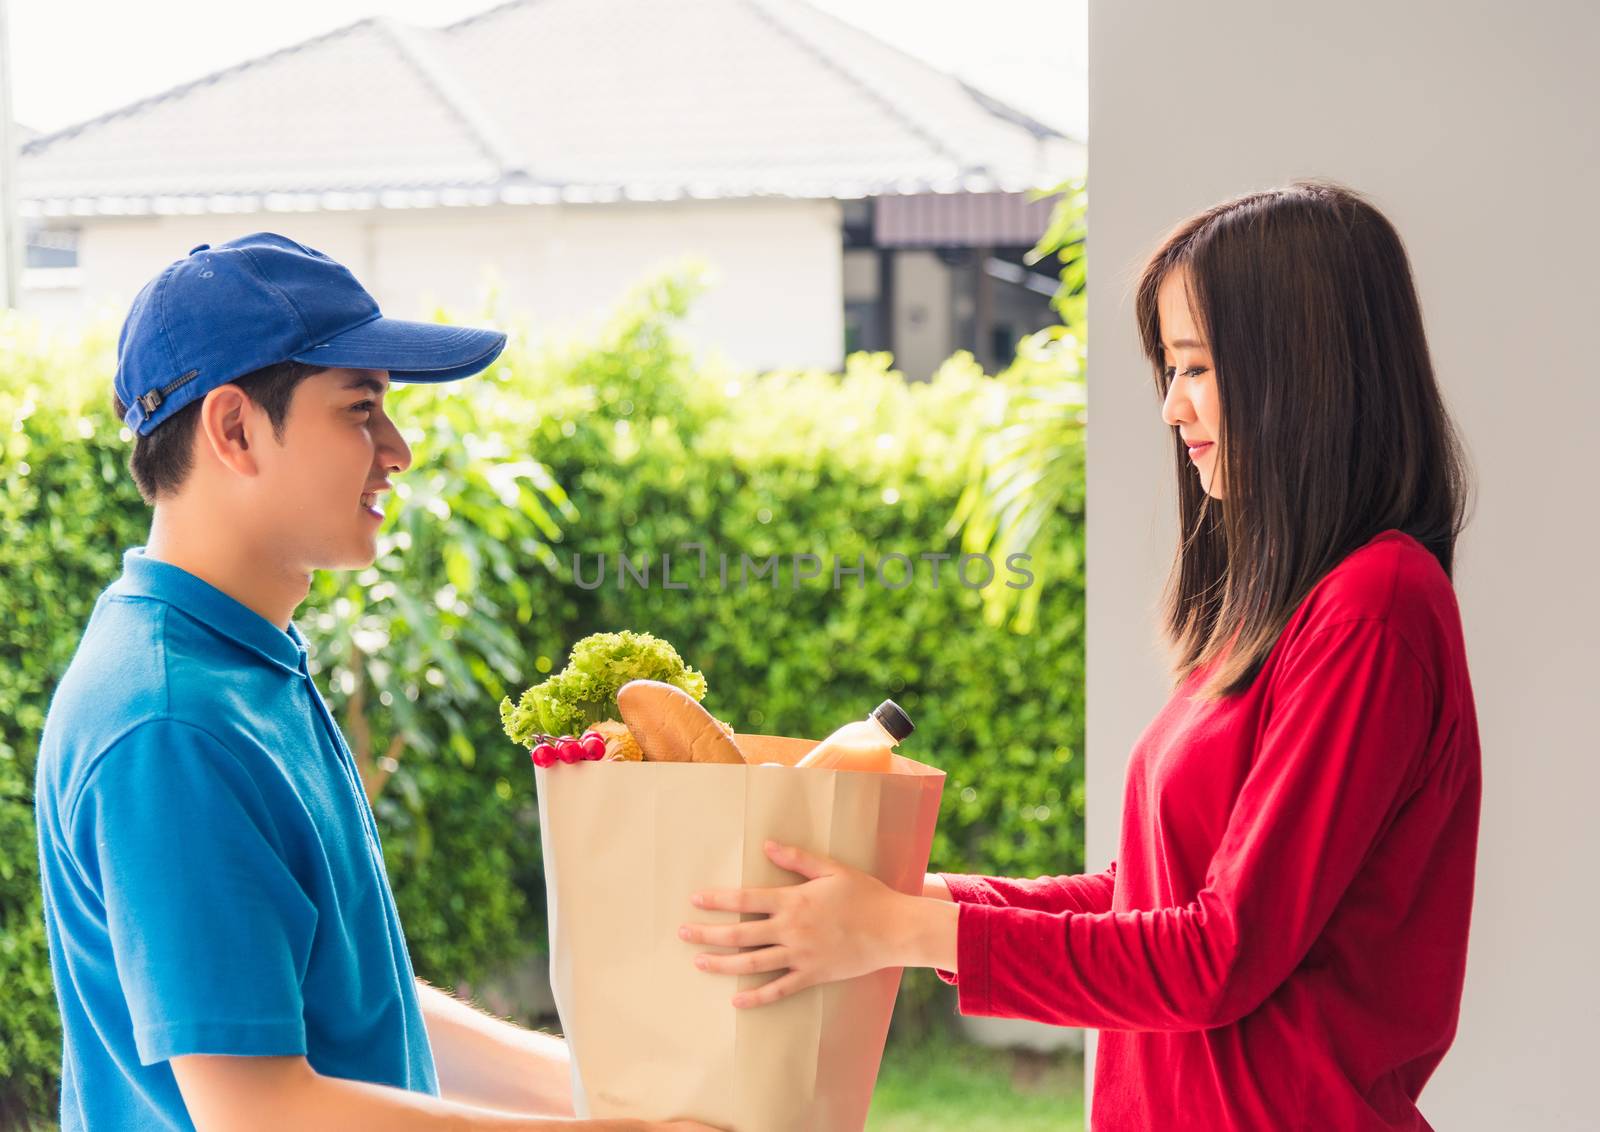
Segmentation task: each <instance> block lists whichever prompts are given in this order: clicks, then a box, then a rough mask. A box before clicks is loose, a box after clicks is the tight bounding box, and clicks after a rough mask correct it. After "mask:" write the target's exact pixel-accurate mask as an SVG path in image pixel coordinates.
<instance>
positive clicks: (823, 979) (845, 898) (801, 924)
mask: <svg viewBox="0 0 1600 1132" xmlns="http://www.w3.org/2000/svg"><path fill="white" fill-rule="evenodd" d="M766 849H767V855H768V856H769V857H770V858H771V859H772V861H773V862H774V863H775V864H777V865H779V866H781V867H782V868H785V869H788V870H789V871H790V872H794V873H799V874H800V875H801V876H804V877H807V878H809V879H808V880H807V882H806V883H805V884H799V885H787V886H784V887H780V888H744V889H730V890H723V891H713V892H704V893H698V894H696V896H695V904H696V906H698V907H701V908H714V909H718V910H722V911H729V912H758V913H765V914H766V919H763V920H749V921H746V922H744V923H739V924H722V925H711V924H685V925H683V927H682V928H680V929H679V932H678V934H679V936H680V938H682V939H686V940H688V941H690V942H691V943H707V944H711V945H713V946H717V947H743V948H759V950H750V951H744V952H742V953H740V954H737V955H708V954H702V955H697V956H695V965H696V966H698V967H699V968H700V969H701V970H703V971H709V972H712V973H713V974H724V975H748V974H758V973H762V972H767V971H782V970H787V971H788V974H786V975H783V976H782V977H781V978H777V979H774V980H772V981H771V982H769V983H766V984H765V985H763V986H760V987H756V988H754V989H752V990H749V991H744V992H741V993H739V994H737V995H735V996H734V998H733V1005H735V1006H739V1007H744V1006H763V1005H766V1004H767V1003H772V1002H777V1001H778V1000H779V999H782V998H787V997H788V996H789V995H792V994H794V993H795V992H797V991H800V990H804V989H805V988H806V987H810V986H814V985H816V984H817V983H828V982H834V981H836V980H839V979H851V978H855V977H856V976H858V975H864V974H867V973H868V972H870V971H876V970H878V969H880V968H882V967H900V966H934V965H941V966H942V965H943V964H944V962H945V961H948V962H949V964H950V966H948V967H946V968H945V969H946V970H954V963H955V940H956V917H957V915H958V913H959V909H958V908H957V906H956V905H954V904H951V903H947V902H945V901H934V900H923V899H921V898H920V897H915V896H907V895H905V894H904V893H900V892H896V891H895V890H894V889H892V888H890V887H889V886H888V885H886V884H884V883H883V882H882V881H880V880H878V879H877V878H876V877H874V876H871V875H869V874H867V873H864V872H862V871H861V870H859V869H853V868H851V867H849V866H848V865H842V864H840V863H839V862H837V861H830V860H828V859H827V858H826V857H818V856H815V855H814V854H811V853H807V852H805V851H804V850H801V849H796V848H793V847H792V846H787V845H779V844H777V843H776V842H771V841H769V842H767V845H766Z"/></svg>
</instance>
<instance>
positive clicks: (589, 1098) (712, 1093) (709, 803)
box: [534, 735, 945, 1132]
mask: <svg viewBox="0 0 1600 1132" xmlns="http://www.w3.org/2000/svg"><path fill="white" fill-rule="evenodd" d="M737 738H738V742H739V746H740V748H741V749H743V751H744V752H745V754H746V756H747V757H748V758H749V759H750V763H751V765H749V766H734V765H712V764H704V763H655V762H581V763H572V764H560V763H558V764H556V765H555V766H552V767H548V768H537V769H536V770H535V772H534V773H535V779H536V782H537V786H538V792H539V830H540V837H541V839H542V841H543V845H544V875H545V885H546V889H547V895H548V899H549V922H550V982H551V988H552V990H553V991H554V996H555V1001H556V1009H557V1011H558V1012H559V1013H560V1015H561V1028H562V1030H563V1032H564V1033H565V1034H566V1038H567V1042H568V1045H569V1047H570V1049H571V1052H572V1077H573V1100H574V1104H575V1106H576V1109H577V1113H578V1115H579V1116H596V1117H638V1118H643V1119H658V1120H665V1119H670V1118H683V1119H693V1120H701V1121H704V1122H706V1123H708V1124H711V1125H714V1126H717V1127H721V1128H727V1129H729V1130H730V1132H858V1130H859V1129H861V1128H862V1127H863V1126H864V1125H865V1124H866V1119H867V1109H868V1106H869V1105H870V1104H871V1101H872V1088H873V1084H874V1082H875V1081H876V1080H877V1075H878V1063H879V1060H880V1059H881V1057H882V1055H883V1044H884V1038H885V1037H886V1035H887V1034H888V1030H889V1016H890V1013H891V1011H892V1010H893V1007H894V1000H895V995H896V994H897V993H898V991H899V989H900V973H901V968H898V967H891V968H885V969H883V970H881V971H874V972H872V973H871V974H868V975H863V976H861V977H859V978H855V979H849V980H845V981H842V982H836V983H827V984H823V985H821V986H815V987H808V988H807V989H805V990H803V991H801V992H799V993H798V994H795V995H792V996H790V997H788V998H785V999H783V1000H781V1001H779V1002H776V1003H772V1004H770V1005H767V1006H757V1007H746V1008H745V1009H742V1010H741V1009H739V1008H736V1007H734V1006H733V1005H732V1004H731V1003H730V1001H729V1000H730V999H731V998H732V997H733V995H734V993H735V991H736V990H738V989H743V988H745V987H752V986H759V985H761V984H762V983H764V982H767V981H769V980H771V979H775V978H778V977H780V976H781V975H782V972H781V971H778V972H771V973H766V974H759V975H740V976H737V977H735V976H729V975H714V974H710V973H708V972H705V971H700V970H697V969H696V968H695V966H694V963H693V958H694V956H695V955H696V954H697V953H699V952H701V951H707V950H719V949H711V948H707V947H706V946H705V945H703V944H694V943H687V942H685V941H683V940H680V939H679V938H678V934H677V933H678V925H679V924H682V923H687V922H691V921H694V922H700V923H732V922H735V921H736V920H737V919H739V918H740V917H739V915H738V914H737V913H732V912H708V911H705V910H703V909H698V908H695V907H694V906H693V905H691V904H690V903H689V897H690V895H691V894H693V893H695V892H699V891H703V890H705V889H711V888H748V887H772V886H776V885H783V884H801V883H803V882H804V879H805V878H803V877H800V876H798V875H796V874H794V873H789V872H786V871H784V870H783V869H780V868H778V867H777V866H776V865H774V864H773V863H772V862H771V861H770V860H769V859H768V858H767V855H766V853H765V851H764V850H763V848H762V845H763V842H764V841H766V840H767V839H768V838H772V839H774V840H777V841H781V842H784V843H786V844H790V845H797V846H799V847H801V848H803V849H807V850H810V851H811V852H813V853H818V854H821V855H823V856H826V857H830V858H832V859H834V860H837V861H839V862H841V863H843V864H847V865H850V866H853V867H855V868H858V869H862V870H864V871H866V872H869V873H871V874H872V875H873V876H875V877H877V878H878V879H879V880H881V881H883V882H884V883H885V884H887V885H889V886H890V887H891V888H894V889H896V890H898V891H900V892H905V893H913V894H916V893H920V892H921V891H922V878H923V874H924V872H925V871H926V870H927V866H928V853H929V851H930V849H931V847H932V844H933V830H934V826H935V824H936V823H937V821H938V816H939V798H940V795H941V793H942V792H943V790H944V778H945V776H944V772H943V771H940V770H937V769H935V768H933V767H930V766H924V765H923V764H922V763H919V762H915V761H913V760H911V759H907V758H904V757H901V756H899V755H896V756H895V760H894V765H895V772H894V773H892V774H874V773H866V772H858V771H838V770H816V769H812V768H805V769H799V768H796V767H794V765H793V764H794V763H796V762H797V761H799V759H800V758H801V757H802V756H803V755H804V754H805V753H806V752H807V751H809V750H810V749H811V748H812V747H813V746H815V745H816V740H811V739H796V738H789V737H787V736H777V735H739V736H737ZM762 762H776V763H781V764H783V765H781V766H776V767H764V766H758V765H755V764H757V763H762ZM743 918H745V919H759V918H760V917H758V916H755V915H746V916H745V917H743Z"/></svg>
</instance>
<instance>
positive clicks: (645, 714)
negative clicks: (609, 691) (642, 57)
mask: <svg viewBox="0 0 1600 1132" xmlns="http://www.w3.org/2000/svg"><path fill="white" fill-rule="evenodd" d="M617 710H618V711H619V712H620V713H621V714H622V720H623V722H624V723H626V724H627V725H628V730H629V731H631V732H632V733H633V737H634V738H635V739H637V740H638V741H639V748H640V750H641V751H643V753H644V758H645V761H647V762H668V763H735V764H739V763H743V762H745V757H744V753H743V752H742V751H740V750H739V745H738V743H736V742H734V739H733V736H732V735H730V734H729V733H728V731H727V730H726V729H725V728H724V727H723V725H722V724H720V723H718V722H717V720H716V719H714V718H713V717H712V715H711V713H709V712H708V711H706V709H705V708H703V707H701V706H700V704H699V702H698V701H697V700H696V699H695V698H694V697H693V696H691V695H689V693H687V692H685V691H684V690H683V689H682V688H679V687H677V686H675V685H673V684H667V683H664V682H662V681H660V680H630V681H628V682H627V683H626V684H624V685H623V686H622V687H621V688H619V689H617Z"/></svg>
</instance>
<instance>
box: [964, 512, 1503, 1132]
mask: <svg viewBox="0 0 1600 1132" xmlns="http://www.w3.org/2000/svg"><path fill="white" fill-rule="evenodd" d="M1203 675H1204V673H1203V671H1202V672H1198V673H1195V674H1194V675H1192V676H1191V677H1190V679H1189V681H1187V682H1186V683H1185V684H1183V685H1182V686H1180V687H1179V688H1178V689H1177V690H1176V691H1175V692H1174V693H1173V696H1172V698H1171V699H1170V700H1169V701H1168V703H1167V705H1166V706H1165V707H1164V708H1163V709H1162V710H1161V712H1160V713H1159V714H1158V715H1157V716H1156V718H1155V719H1154V720H1153V721H1152V722H1151V723H1150V725H1149V726H1148V727H1147V728H1146V729H1145V731H1144V733H1143V734H1142V735H1141V736H1140V737H1139V740H1138V742H1137V744H1136V745H1135V746H1134V749H1133V752H1132V755H1131V758H1130V760H1129V763H1128V770H1127V779H1126V784H1125V789H1124V800H1123V816H1122V832H1121V843H1120V848H1119V851H1118V854H1117V859H1116V861H1115V863H1113V864H1112V866H1111V867H1110V868H1109V869H1108V870H1106V871H1105V872H1104V873H1100V874H1094V875H1083V876H1068V877H1040V878H1037V879H1034V880H1008V879H1003V878H997V877H980V876H965V875H951V874H946V875H945V881H946V882H947V883H948V884H949V886H950V892H951V894H952V895H953V896H954V897H955V899H956V900H957V902H958V903H959V905H960V913H959V919H958V925H959V926H958V928H957V966H958V967H959V969H960V975H959V977H956V976H953V975H951V974H950V973H949V972H940V975H941V977H942V978H944V979H945V980H946V981H947V982H952V983H955V984H956V985H957V988H958V991H959V1006H960V1010H961V1013H963V1014H969V1015H992V1016H997V1017H1011V1018H1031V1019H1036V1020H1039V1021H1043V1022H1049V1023H1054V1024H1056V1025H1063V1026H1084V1027H1093V1028H1096V1029H1099V1030H1101V1031H1103V1033H1102V1035H1101V1038H1100V1044H1099V1053H1098V1062H1097V1066H1096V1071H1095V1092H1094V1106H1093V1109H1094V1120H1093V1127H1094V1128H1095V1129H1096V1130H1097V1132H1121V1130H1124V1129H1127V1130H1130V1132H1131V1130H1134V1129H1138V1130H1140V1132H1144V1130H1148V1129H1179V1128H1182V1129H1186V1130H1210V1129H1229V1130H1235V1129H1251V1130H1254V1129H1263V1130H1266V1129H1270V1130H1273V1132H1284V1130H1289V1129H1338V1130H1341V1132H1357V1130H1366V1129H1372V1130H1379V1129H1382V1130H1393V1129H1410V1130H1415V1129H1427V1128H1429V1125H1428V1123H1427V1121H1426V1120H1424V1119H1423V1117H1422V1114H1421V1113H1420V1112H1419V1111H1418V1109H1417V1104H1416V1102H1417V1096H1418V1094H1419V1093H1420V1092H1421V1091H1422V1086H1423V1084H1424V1083H1425V1082H1426V1081H1427V1080H1428V1077H1429V1076H1430V1075H1431V1074H1432V1072H1433V1070H1434V1069H1435V1067H1436V1066H1437V1065H1438V1064H1439V1061H1440V1059H1441V1058H1442V1057H1443V1056H1444V1053H1445V1050H1446V1049H1448V1048H1449V1046H1450V1043H1451V1041H1452V1040H1453V1038H1454V1036H1455V1031H1456V1024H1457V1019H1458V1017H1459V1012H1460V1002H1461V986H1462V979H1463V976H1464V972H1465V966H1466V952H1467V925H1468V919H1469V914H1470V910H1471V903H1472V885H1473V868H1474V860H1475V855H1476V846H1477V831H1478V811H1479V796H1480V771H1479V753H1478V734H1477V722H1476V716H1475V711H1474V706H1473V698H1472V687H1471V683H1470V681H1469V679H1468V674H1467V664H1466V654H1465V649H1464V646H1463V643H1462V636H1461V624H1460V613H1459V610H1458V608H1457V605H1456V601H1455V594H1454V591H1453V589H1452V588H1451V585H1450V582H1449V579H1448V578H1447V577H1446V575H1445V573H1444V571H1443V570H1442V569H1441V568H1440V566H1439V564H1438V562H1437V560H1436V559H1434V558H1433V556H1432V555H1431V554H1429V553H1428V551H1427V550H1426V549H1425V548H1424V547H1423V546H1422V545H1421V544H1420V543H1419V542H1417V541H1416V540H1415V539H1413V538H1412V537H1411V536H1409V535H1407V534H1404V533H1403V532H1400V531H1398V530H1388V531H1384V532H1382V533H1381V534H1379V535H1377V536H1375V537H1374V538H1373V539H1371V540H1370V541H1369V542H1368V543H1366V544H1365V545H1364V546H1362V547H1361V548H1359V549H1358V550H1356V551H1353V552H1352V553H1351V554H1349V555H1347V556H1346V557H1345V558H1344V560H1343V561H1341V562H1340V563H1339V564H1338V565H1337V566H1336V567H1335V568H1334V569H1333V570H1331V571H1330V572H1329V573H1328V574H1327V575H1326V576H1325V577H1324V578H1323V579H1322V580H1321V581H1320V582H1319V583H1318V584H1317V585H1316V587H1315V588H1314V589H1313V590H1312V591H1311V592H1310V593H1309V594H1308V595H1307V596H1306V598H1305V599H1304V600H1303V601H1302V602H1301V604H1300V606H1299V607H1298V608H1297V609H1296V610H1295V613H1294V615H1293V617H1292V618H1291V619H1290V621H1289V622H1288V624H1287V626H1286V627H1285V628H1284V630H1283V633H1282V634H1281V636H1280V637H1279V639H1278V641H1277V642H1276V643H1275V645H1274V646H1273V649H1272V652H1271V654H1270V656H1269V659H1268V660H1267V663H1266V665H1265V667H1264V668H1263V669H1262V671H1261V672H1260V674H1259V675H1258V677H1257V678H1256V680H1255V681H1254V683H1253V684H1252V685H1251V686H1250V687H1249V688H1248V689H1247V690H1246V691H1244V692H1242V693H1239V694H1238V695H1236V696H1233V697H1230V698H1228V699H1225V700H1223V701H1222V702H1220V703H1218V704H1216V705H1213V706H1209V707H1208V706H1204V705H1201V704H1199V703H1198V702H1194V703H1191V702H1189V701H1188V699H1187V693H1188V692H1189V691H1190V690H1191V689H1192V688H1194V687H1197V686H1198V681H1199V680H1200V679H1201V678H1202V677H1203Z"/></svg>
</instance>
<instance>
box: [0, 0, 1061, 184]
mask: <svg viewBox="0 0 1600 1132" xmlns="http://www.w3.org/2000/svg"><path fill="white" fill-rule="evenodd" d="M1082 162H1083V150H1082V146H1081V144H1080V143H1078V142H1077V141H1075V140H1073V139H1070V138H1066V137H1064V136H1062V135H1060V134H1058V133H1055V132H1054V131H1051V130H1049V129H1048V128H1046V127H1044V126H1041V125H1039V124H1038V123H1035V122H1032V121H1030V120H1029V119H1027V118H1026V116H1024V115H1021V114H1019V113H1017V112H1016V111H1014V110H1010V109H1009V108H1007V107H1004V106H1002V105H1000V104H999V103H997V102H996V101H995V100H993V99H990V98H988V97H987V96H985V95H983V94H982V93H981V92H977V91H974V90H973V89H972V88H970V87H968V86H967V85H965V84H963V83H962V82H960V81H959V80H957V79H955V78H953V77H951V76H949V75H947V74H944V73H943V72H941V71H938V70H937V69H935V68H933V67H931V66H929V65H928V64H926V63H923V62H921V61H920V60H917V59H915V58H912V57H911V56H908V55H905V54H903V53H901V52H899V51H897V50H896V49H894V48H892V47H890V46H889V45H887V44H885V43H883V42H881V41H880V40H877V39H875V38H874V37H872V36H871V35H868V34H867V33H865V32H862V31H860V30H858V29H856V28H854V27H851V26H849V25H847V24H845V23H843V22H841V21H839V20H837V19H834V18H833V17H831V16H829V15H827V14H825V13H823V12H821V11H819V10H817V9H815V8H812V7H811V6H809V5H808V4H806V3H804V2H803V0H511V2H510V3H506V4H502V5H501V6H499V7H497V8H492V9H490V10H488V11H486V12H484V13H481V14H479V15H477V16H473V17H470V18H469V19H466V20H462V21H460V22H458V23H456V24H453V25H450V26H448V27H445V28H437V29H421V28H412V27H405V26H402V25H398V24H395V23H393V22H391V21H389V20H386V19H371V20H364V21H362V22H360V23H357V24H354V25H352V26H350V27H347V28H344V29H341V30H339V31H336V32H332V33H330V34H328V35H324V36H320V37H318V38H316V39H312V40H308V41H306V42H304V43H302V44H299V45H296V46H294V47H290V48H286V49H284V50H282V51H278V52H275V53H273V54H271V55H267V56H264V57H262V58H260V59H256V60H252V61H250V62H248V63H243V64H240V65H239V66H236V67H232V68H229V69H228V70H226V71H222V72H219V73H217V74H215V75H212V76H210V77H208V78H206V79H202V80H199V81H197V82H193V83H188V84H185V85H183V86H180V87H177V88H175V89H173V90H171V91H168V92H166V93H165V94H161V95H157V96H155V97H153V98H148V99H145V100H143V101H140V102H137V103H134V104H133V105H131V106H127V107H124V108H122V109H120V110H116V111H113V112H111V113H109V114H106V115H103V116H101V117H99V118H96V119H94V120H92V121H90V122H87V123H84V124H82V125H80V126H75V127H72V128H70V129H67V130H63V131H58V132H56V133H53V134H49V135H44V136H41V137H37V138H34V139H33V140H31V141H29V142H28V143H26V144H25V145H24V147H23V150H22V159H21V162H20V168H19V174H20V176H19V180H20V182H21V183H20V186H19V188H20V190H21V191H20V193H19V196H20V197H21V198H22V199H23V202H24V209H25V211H29V212H33V213H37V212H39V211H51V212H55V211H61V210H63V209H64V208H68V207H69V206H72V202H74V201H76V202H77V203H76V205H75V206H72V207H76V208H78V209H79V210H88V211H119V210H131V211H141V210H144V209H146V208H149V207H151V202H152V201H153V200H155V201H159V199H160V198H175V197H196V196H238V197H244V198H255V199H257V200H258V202H259V200H262V199H266V198H268V197H269V196H271V195H273V194H276V195H277V196H276V197H275V198H274V199H280V200H288V201H294V200H298V202H299V205H300V206H302V207H303V206H307V205H310V206H316V204H318V203H321V204H327V203H328V202H329V200H331V199H333V198H331V197H329V196H327V195H326V194H330V193H338V192H346V193H356V194H357V197H356V198H354V199H355V202H356V205H357V206H369V205H371V204H374V203H377V204H382V203H393V202H395V201H397V200H398V199H402V198H403V199H409V200H410V201H411V203H418V204H425V203H430V202H434V201H437V200H438V199H439V197H438V195H437V194H438V192H439V191H441V190H452V189H453V190H457V191H456V193H455V195H456V196H457V197H459V198H460V200H461V201H462V202H463V203H470V202H477V203H487V202H491V201H495V200H543V199H613V198H616V197H641V198H646V199H655V198H661V197H672V196H677V195H691V196H694V195H698V196H753V195H769V194H777V195H792V196H857V195H873V194H880V193H885V192H890V193H892V192H918V191H927V190H930V189H934V190H959V189H962V188H967V189H973V190H984V189H990V188H1002V189H1016V188H1022V187H1026V186H1030V185H1043V184H1050V183H1053V182H1054V181H1056V180H1059V179H1060V178H1061V177H1062V176H1065V175H1067V174H1069V173H1076V172H1079V171H1081V169H1082ZM396 190H432V191H433V195H428V194H424V195H421V196H418V195H416V194H415V193H413V194H411V196H410V197H406V196H405V194H404V193H403V192H401V193H400V194H398V195H397V193H396ZM460 190H469V191H466V192H462V191H460ZM385 191H387V195H385ZM295 194H298V196H295ZM363 194H364V195H363ZM346 203H349V202H348V201H347V202H346ZM247 206H248V205H247ZM157 207H159V204H158V205H157Z"/></svg>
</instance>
